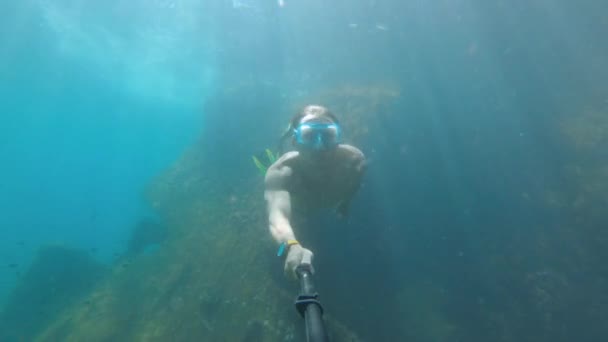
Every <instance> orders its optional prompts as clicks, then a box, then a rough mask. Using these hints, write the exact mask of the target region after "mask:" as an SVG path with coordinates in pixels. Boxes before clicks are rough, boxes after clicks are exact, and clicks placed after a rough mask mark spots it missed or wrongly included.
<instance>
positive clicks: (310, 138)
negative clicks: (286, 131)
mask: <svg viewBox="0 0 608 342" xmlns="http://www.w3.org/2000/svg"><path fill="white" fill-rule="evenodd" d="M293 133H294V137H295V141H296V143H298V145H301V146H304V147H308V148H312V149H315V150H323V149H329V148H332V147H335V146H336V145H338V144H339V143H340V139H341V137H342V131H341V129H340V126H339V125H338V124H336V123H318V122H304V123H301V124H299V125H298V126H297V127H296V128H295V129H294V130H293Z"/></svg>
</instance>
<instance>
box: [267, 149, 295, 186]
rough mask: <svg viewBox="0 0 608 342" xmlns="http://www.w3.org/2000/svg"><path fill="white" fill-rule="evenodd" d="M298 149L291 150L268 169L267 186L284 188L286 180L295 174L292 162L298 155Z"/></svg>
mask: <svg viewBox="0 0 608 342" xmlns="http://www.w3.org/2000/svg"><path fill="white" fill-rule="evenodd" d="M298 155H299V153H298V152H297V151H289V152H287V153H285V154H283V155H282V156H281V157H279V159H277V160H276V161H275V162H274V163H273V164H272V165H270V167H268V170H267V171H266V177H265V183H266V188H283V187H284V186H285V183H284V182H285V181H286V180H287V179H288V178H289V177H290V176H291V175H292V174H293V169H292V162H293V161H294V160H295V159H296V158H297V157H298Z"/></svg>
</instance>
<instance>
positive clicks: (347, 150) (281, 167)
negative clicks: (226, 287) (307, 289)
mask: <svg viewBox="0 0 608 342" xmlns="http://www.w3.org/2000/svg"><path fill="white" fill-rule="evenodd" d="M289 137H291V138H292V144H293V146H294V147H295V151H289V152H287V153H285V154H283V155H282V156H281V157H280V158H279V159H278V160H277V161H276V162H274V163H273V164H272V165H271V166H270V167H269V168H268V171H267V172H266V179H265V187H266V189H265V192H264V197H265V199H266V203H267V207H268V219H269V225H270V233H271V234H272V237H273V238H274V239H275V241H276V242H277V243H278V244H279V253H278V254H279V255H282V254H283V253H284V252H287V258H286V259H285V272H286V273H287V274H292V275H294V274H295V269H296V267H297V266H299V265H300V264H303V263H312V257H313V253H312V251H311V250H309V249H307V248H304V247H303V246H302V245H301V244H300V242H299V241H298V240H297V239H296V236H295V233H294V230H293V227H292V221H291V219H292V209H294V210H295V211H302V212H311V211H313V210H315V209H321V208H332V207H335V208H336V211H337V214H338V215H339V216H341V217H344V216H346V215H347V213H348V207H349V205H350V201H351V199H352V198H353V197H354V195H355V193H356V192H357V190H358V189H359V186H360V184H361V179H362V177H363V173H364V172H365V156H364V155H363V152H361V151H360V150H359V149H357V148H356V147H354V146H350V145H346V144H342V143H341V138H342V130H341V127H340V123H339V122H338V120H337V118H336V117H335V116H334V115H333V114H332V113H331V112H330V111H329V110H328V109H327V108H325V107H322V106H316V105H309V106H306V107H304V108H303V109H302V111H300V112H299V113H298V114H296V115H295V116H294V117H293V119H292V120H291V123H290V125H289V127H288V131H287V132H286V134H285V135H284V138H289ZM311 266H312V265H311Z"/></svg>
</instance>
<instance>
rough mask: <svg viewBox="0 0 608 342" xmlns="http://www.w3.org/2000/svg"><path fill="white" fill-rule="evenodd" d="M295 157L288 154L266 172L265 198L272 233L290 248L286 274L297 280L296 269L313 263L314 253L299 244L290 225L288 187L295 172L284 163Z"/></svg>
mask: <svg viewBox="0 0 608 342" xmlns="http://www.w3.org/2000/svg"><path fill="white" fill-rule="evenodd" d="M289 153H292V152H289ZM296 153H297V152H296ZM294 156H295V155H290V154H287V155H285V156H283V157H281V159H279V160H278V161H277V162H276V163H274V164H273V165H271V166H270V167H269V168H268V171H267V172H266V180H265V183H266V191H264V197H265V198H266V202H267V205H268V221H269V225H270V233H271V234H272V237H273V238H274V239H275V241H276V242H278V243H279V244H283V248H285V246H286V245H287V247H286V248H288V250H287V257H286V258H285V272H286V273H288V274H291V276H292V277H294V278H295V269H296V267H297V266H298V265H300V264H301V263H303V262H305V263H311V262H312V257H313V253H312V252H311V251H310V250H309V249H306V248H304V247H302V246H301V245H300V243H299V242H297V240H296V238H295V234H294V233H293V228H292V227H291V223H290V219H291V195H290V194H289V191H287V186H286V185H287V183H288V182H289V181H290V177H291V176H292V173H293V170H292V169H291V167H289V166H286V165H284V164H283V163H282V162H283V161H284V159H288V158H290V157H294ZM294 241H295V242H294ZM311 266H312V265H311Z"/></svg>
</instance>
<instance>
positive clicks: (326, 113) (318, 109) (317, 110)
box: [289, 105, 339, 129]
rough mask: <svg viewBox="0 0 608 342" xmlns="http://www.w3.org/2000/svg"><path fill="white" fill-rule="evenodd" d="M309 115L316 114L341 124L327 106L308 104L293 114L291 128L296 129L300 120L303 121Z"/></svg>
mask: <svg viewBox="0 0 608 342" xmlns="http://www.w3.org/2000/svg"><path fill="white" fill-rule="evenodd" d="M307 115H312V116H316V117H318V118H326V119H330V120H331V121H332V122H334V123H336V124H339V122H338V118H337V117H336V116H335V115H334V114H333V113H332V112H331V111H330V110H329V109H327V108H326V107H323V106H319V105H308V106H306V107H304V108H302V110H300V111H299V112H298V113H297V114H296V115H294V116H293V118H292V119H291V122H290V124H289V126H290V128H291V129H294V128H296V127H298V125H299V124H300V121H302V119H303V118H304V117H305V116H307Z"/></svg>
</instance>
